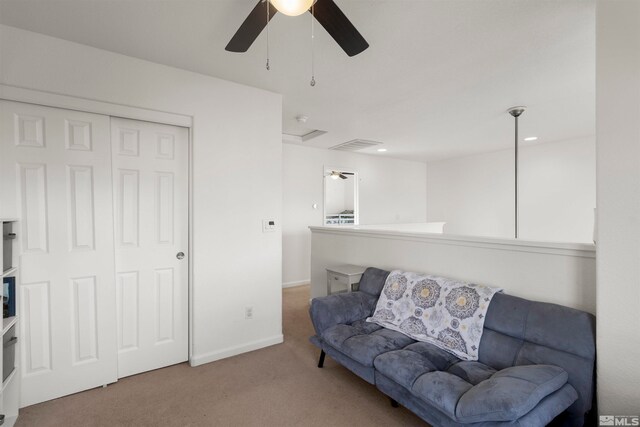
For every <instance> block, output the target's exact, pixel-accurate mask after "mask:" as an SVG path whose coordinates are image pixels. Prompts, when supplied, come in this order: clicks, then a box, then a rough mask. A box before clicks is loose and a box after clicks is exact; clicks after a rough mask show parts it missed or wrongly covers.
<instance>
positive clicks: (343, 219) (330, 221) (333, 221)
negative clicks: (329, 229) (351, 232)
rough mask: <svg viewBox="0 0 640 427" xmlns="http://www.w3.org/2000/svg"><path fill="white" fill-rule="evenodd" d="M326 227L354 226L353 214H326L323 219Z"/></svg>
mask: <svg viewBox="0 0 640 427" xmlns="http://www.w3.org/2000/svg"><path fill="white" fill-rule="evenodd" d="M325 223H326V224H327V225H344V224H355V215H354V214H327V216H326V218H325Z"/></svg>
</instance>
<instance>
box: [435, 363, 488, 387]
mask: <svg viewBox="0 0 640 427" xmlns="http://www.w3.org/2000/svg"><path fill="white" fill-rule="evenodd" d="M447 372H449V373H450V374H453V375H456V376H458V377H460V378H462V379H463V380H465V381H466V382H468V383H469V384H472V385H477V384H479V383H481V382H482V381H484V380H486V379H488V378H490V377H491V376H492V375H493V374H495V373H496V370H495V369H493V368H492V367H491V366H487V365H485V364H483V363H480V362H468V361H462V362H458V363H456V364H455V365H451V367H450V368H449V369H448V370H447Z"/></svg>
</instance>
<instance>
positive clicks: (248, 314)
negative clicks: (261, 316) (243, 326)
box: [244, 307, 253, 320]
mask: <svg viewBox="0 0 640 427" xmlns="http://www.w3.org/2000/svg"><path fill="white" fill-rule="evenodd" d="M244 318H245V319H246V320H251V319H253V307H245V308H244Z"/></svg>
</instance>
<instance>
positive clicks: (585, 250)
mask: <svg viewBox="0 0 640 427" xmlns="http://www.w3.org/2000/svg"><path fill="white" fill-rule="evenodd" d="M309 229H310V230H311V232H312V233H317V234H335V235H342V236H358V237H372V238H377V239H390V240H405V241H417V242H426V243H432V244H439V245H453V246H466V247H474V248H487V249H495V250H503V251H518V252H532V253H540V254H552V255H565V256H574V257H581V258H595V257H596V245H594V244H590V243H563V242H544V241H535V240H520V239H518V240H516V239H501V238H495V237H479V236H462V235H453V234H435V233H426V232H416V231H412V232H408V231H389V230H376V229H368V228H366V226H361V227H309Z"/></svg>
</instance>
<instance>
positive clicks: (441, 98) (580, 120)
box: [0, 0, 595, 160]
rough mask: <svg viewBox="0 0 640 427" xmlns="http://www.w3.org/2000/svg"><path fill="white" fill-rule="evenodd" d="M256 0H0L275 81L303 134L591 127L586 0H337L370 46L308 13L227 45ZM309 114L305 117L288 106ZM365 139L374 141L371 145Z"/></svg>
mask: <svg viewBox="0 0 640 427" xmlns="http://www.w3.org/2000/svg"><path fill="white" fill-rule="evenodd" d="M256 1H257V0H224V1H223V0H0V23H3V24H6V25H11V26H15V27H19V28H24V29H27V30H31V31H36V32H40V33H44V34H48V35H52V36H55V37H60V38H63V39H67V40H71V41H75V42H78V43H83V44H87V45H90V46H95V47H98V48H102V49H107V50H110V51H114V52H119V53H122V54H125V55H129V56H133V57H137V58H142V59H147V60H150V61H154V62H158V63H162V64H166V65H170V66H174V67H179V68H183V69H187V70H191V71H195V72H199V73H203V74H208V75H211V76H216V77H220V78H223V79H227V80H232V81H235V82H239V83H244V84H248V85H251V86H255V87H260V88H264V89H268V90H271V91H274V92H278V93H282V94H283V96H284V105H283V130H284V132H286V133H291V134H301V133H304V132H305V131H306V130H308V129H321V130H325V131H328V133H327V134H325V135H323V136H321V137H318V138H315V139H312V140H310V141H307V142H304V143H303V144H304V145H311V146H315V147H330V146H333V145H336V144H339V143H342V142H345V141H347V140H350V139H355V138H362V139H369V140H374V141H380V142H383V143H384V144H385V147H386V148H388V150H389V151H388V152H387V153H385V154H377V155H385V156H392V157H399V158H408V159H417V160H435V159H442V158H447V157H455V156H462V155H469V154H473V153H477V152H483V151H492V150H498V149H501V148H506V147H510V146H511V145H512V138H513V119H512V118H511V117H510V116H509V115H508V114H507V113H506V109H507V108H508V107H511V106H513V105H527V106H528V107H529V108H528V110H527V112H525V113H524V115H523V116H522V119H521V129H522V131H523V136H530V135H535V136H538V137H539V138H540V140H539V141H541V142H552V141H560V140H565V139H571V138H578V137H584V136H591V135H593V134H594V133H595V131H594V128H595V125H594V122H595V2H594V1H593V0H561V1H557V0H551V1H545V0H467V1H462V0H437V1H436V0H430V1H418V0H413V1H411V0H335V1H336V3H337V4H338V5H339V6H340V8H341V9H342V10H343V11H344V12H345V14H346V15H347V16H348V17H349V19H350V20H351V21H352V22H353V23H354V25H355V26H356V27H357V28H358V29H359V30H360V32H361V33H362V34H363V36H364V37H365V38H366V39H367V41H368V42H369V44H370V45H371V47H370V48H369V49H368V50H366V51H365V52H363V53H362V54H360V55H358V56H355V57H353V58H349V57H347V55H346V54H345V53H344V52H343V51H342V50H341V49H340V48H339V47H338V45H337V44H336V43H335V42H334V41H333V39H331V38H330V37H329V36H328V34H327V33H326V32H325V31H324V30H323V29H322V27H321V26H319V25H316V39H315V40H316V42H315V45H316V51H315V68H316V71H315V75H316V80H317V85H316V86H315V87H311V86H310V85H309V80H310V68H311V52H310V31H311V30H310V28H311V18H310V15H309V14H304V15H302V16H300V17H294V18H291V17H286V16H284V15H281V14H278V15H276V17H275V18H274V19H273V20H272V21H271V24H270V27H269V28H270V29H269V41H270V52H271V71H267V70H266V69H265V56H266V37H265V32H263V33H262V34H261V35H260V37H259V38H258V39H257V40H256V42H255V43H254V45H253V46H252V47H251V49H249V52H247V53H245V54H236V53H229V52H226V51H225V50H224V47H225V46H226V44H227V42H228V41H229V39H230V38H231V36H232V35H233V34H234V32H235V31H236V29H237V28H238V26H239V25H240V24H241V23H242V21H243V20H244V18H245V17H246V16H247V14H248V13H249V11H250V10H251V9H252V8H253V7H254V6H255V4H256ZM298 114H304V115H307V116H309V119H308V121H307V123H306V124H305V125H304V126H301V125H300V124H298V123H297V122H296V121H295V116H296V115H298ZM371 151H372V152H375V150H373V149H371Z"/></svg>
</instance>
